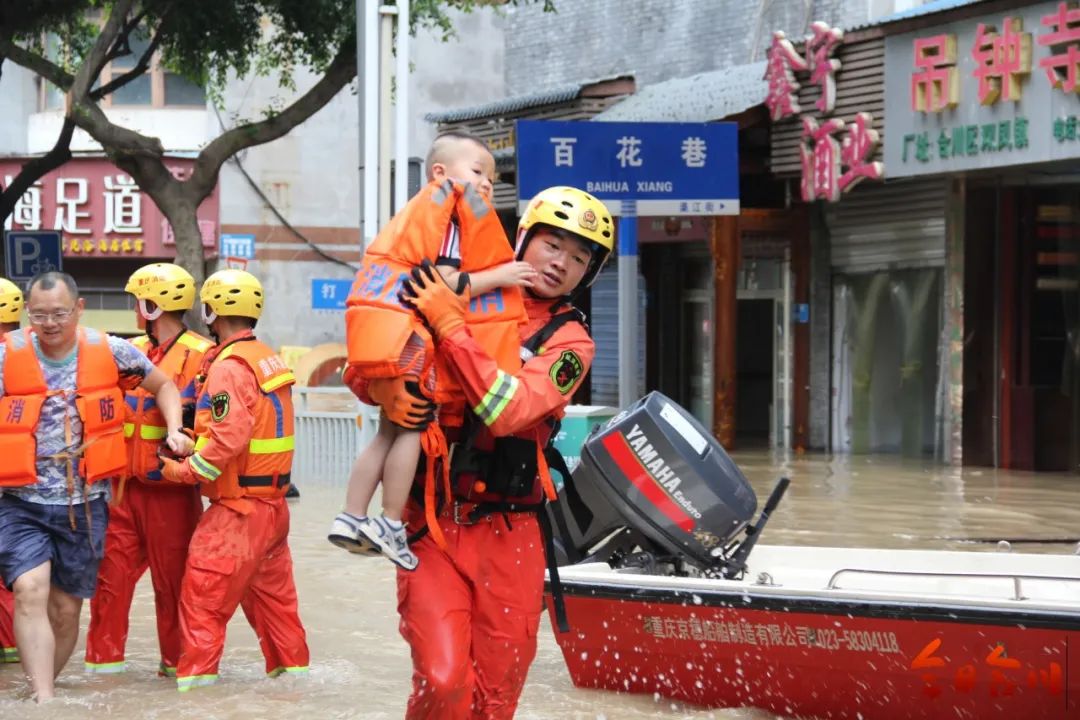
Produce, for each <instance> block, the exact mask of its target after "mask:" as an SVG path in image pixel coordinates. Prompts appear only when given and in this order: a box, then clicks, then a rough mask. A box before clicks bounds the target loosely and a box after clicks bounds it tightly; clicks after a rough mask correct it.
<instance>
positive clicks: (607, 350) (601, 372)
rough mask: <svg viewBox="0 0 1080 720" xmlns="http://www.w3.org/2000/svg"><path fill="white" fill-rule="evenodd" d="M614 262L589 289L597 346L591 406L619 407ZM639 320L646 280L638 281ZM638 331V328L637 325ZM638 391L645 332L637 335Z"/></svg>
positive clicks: (642, 314)
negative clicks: (590, 291) (590, 290)
mask: <svg viewBox="0 0 1080 720" xmlns="http://www.w3.org/2000/svg"><path fill="white" fill-rule="evenodd" d="M616 266H617V263H616V262H609V263H608V265H607V267H605V268H604V270H603V271H602V272H601V273H600V274H599V275H598V276H597V277H596V282H595V283H593V286H592V313H591V315H590V316H589V327H590V328H591V330H592V336H593V341H594V342H595V343H596V357H595V358H594V359H593V364H592V370H591V371H590V373H589V377H590V378H591V382H592V385H591V388H592V393H591V402H592V404H593V405H609V406H611V407H618V406H619V273H618V269H617V267H616ZM638 288H639V293H638V297H639V312H640V315H639V317H641V318H644V317H645V297H646V295H645V280H644V279H643V278H640V277H639V284H638ZM639 327H641V325H640V324H639ZM638 387H640V388H641V389H642V391H643V392H644V389H645V332H644V328H643V327H642V329H641V330H640V331H639V332H638Z"/></svg>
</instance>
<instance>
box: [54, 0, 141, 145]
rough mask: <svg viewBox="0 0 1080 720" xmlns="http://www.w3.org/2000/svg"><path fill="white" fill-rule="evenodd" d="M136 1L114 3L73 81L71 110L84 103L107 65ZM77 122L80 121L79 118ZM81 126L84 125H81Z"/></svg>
mask: <svg viewBox="0 0 1080 720" xmlns="http://www.w3.org/2000/svg"><path fill="white" fill-rule="evenodd" d="M134 2H135V0H117V2H116V4H115V5H113V8H112V12H111V13H109V19H108V20H106V21H105V26H104V27H102V28H101V34H100V35H98V38H97V40H96V41H95V42H94V47H93V48H91V49H90V53H89V54H88V55H87V56H86V57H85V58H83V62H82V65H81V66H80V67H79V71H78V72H76V73H75V78H74V80H72V82H71V90H70V101H69V103H70V108H71V109H70V110H69V112H73V111H74V109H75V107H76V106H78V105H81V104H83V100H84V99H86V95H87V93H88V92H89V90H90V86H91V85H93V84H94V80H96V79H97V78H98V76H99V75H101V69H102V68H104V67H105V63H106V61H107V60H108V54H109V50H110V49H111V48H112V45H113V41H114V40H116V38H117V35H119V33H120V26H121V25H122V24H126V19H127V16H128V13H129V12H131V6H132V5H133V4H134ZM76 122H78V120H77V119H76ZM79 127H82V125H79Z"/></svg>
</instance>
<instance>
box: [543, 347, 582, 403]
mask: <svg viewBox="0 0 1080 720" xmlns="http://www.w3.org/2000/svg"><path fill="white" fill-rule="evenodd" d="M584 372H585V365H584V364H583V363H582V362H581V358H579V357H578V355H577V353H576V352H574V351H573V350H563V352H562V355H560V356H559V359H558V360H556V361H555V362H554V363H552V365H551V370H549V371H548V375H550V376H551V382H553V383H555V387H557V388H558V389H559V392H561V393H562V394H563V395H565V394H567V393H568V392H570V391H571V390H572V389H573V387H574V383H576V382H577V380H578V378H580V377H581V376H582V374H583V373H584Z"/></svg>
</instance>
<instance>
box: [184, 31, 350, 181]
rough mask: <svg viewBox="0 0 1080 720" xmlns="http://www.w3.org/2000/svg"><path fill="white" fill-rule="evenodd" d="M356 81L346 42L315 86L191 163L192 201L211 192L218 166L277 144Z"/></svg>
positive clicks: (223, 137)
mask: <svg viewBox="0 0 1080 720" xmlns="http://www.w3.org/2000/svg"><path fill="white" fill-rule="evenodd" d="M354 77H356V47H355V45H354V44H353V43H352V42H346V43H345V44H344V45H343V46H342V47H341V49H340V50H338V54H337V56H336V57H335V58H334V60H333V62H331V63H330V66H329V67H328V68H327V70H326V73H325V74H324V75H323V76H322V78H320V79H319V82H317V83H315V85H314V86H313V87H312V88H311V89H310V90H308V91H307V92H306V93H304V95H302V96H301V97H300V98H298V99H297V100H296V101H295V102H294V103H293V104H292V105H290V106H289V107H287V108H285V109H284V110H283V111H281V112H280V113H278V114H277V115H274V116H273V117H270V118H267V119H266V120H262V121H260V122H255V123H248V124H246V125H239V126H237V127H234V128H232V129H231V130H227V131H226V132H224V133H222V134H221V135H219V136H218V137H217V138H215V139H214V140H213V141H212V142H210V144H209V145H207V146H206V147H205V148H203V151H202V152H201V153H199V157H198V158H196V160H195V169H194V171H193V172H192V174H191V178H189V179H188V181H187V185H188V186H189V187H190V188H191V192H192V193H194V198H195V200H196V201H201V200H202V199H203V198H205V197H206V196H207V195H209V194H210V192H211V191H213V189H214V183H215V182H217V175H218V172H219V171H220V170H221V166H222V165H223V164H224V163H225V161H226V160H228V159H229V158H230V157H232V156H233V155H235V154H236V153H238V152H240V151H241V150H243V149H245V148H249V147H252V146H254V145H262V144H264V143H268V142H271V141H273V140H277V139H278V138H279V137H282V136H283V135H285V134H286V133H288V132H289V131H290V130H292V129H293V128H294V127H296V126H297V125H299V124H301V123H303V122H304V121H306V120H307V119H308V118H309V117H311V116H312V115H314V114H315V113H316V112H318V111H319V110H321V109H322V108H323V107H325V106H326V104H327V103H328V102H330V100H332V99H333V98H334V96H335V95H337V94H338V93H339V92H340V91H341V89H342V88H343V87H345V86H346V85H348V84H349V82H351V81H352V79H353V78H354Z"/></svg>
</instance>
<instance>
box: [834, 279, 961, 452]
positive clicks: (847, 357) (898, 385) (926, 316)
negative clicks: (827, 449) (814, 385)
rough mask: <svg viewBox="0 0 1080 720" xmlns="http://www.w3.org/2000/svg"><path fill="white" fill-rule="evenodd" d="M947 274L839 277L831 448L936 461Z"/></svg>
mask: <svg viewBox="0 0 1080 720" xmlns="http://www.w3.org/2000/svg"><path fill="white" fill-rule="evenodd" d="M941 280H942V271H941V269H940V268H913V269H907V270H882V271H878V272H870V273H860V274H852V275H844V274H836V275H833V371H832V375H833V377H832V387H833V409H832V415H833V418H834V422H833V426H832V446H833V450H834V451H836V452H851V453H896V454H901V455H904V456H908V457H920V456H937V455H939V453H940V447H941V442H940V441H941V437H942V434H941V433H942V427H941V419H942V400H943V398H942V395H941V388H942V387H943V383H942V378H941V377H940V372H939V369H940V367H941V365H940V363H939V356H940V354H941V320H942V317H941V299H942V294H941Z"/></svg>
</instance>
